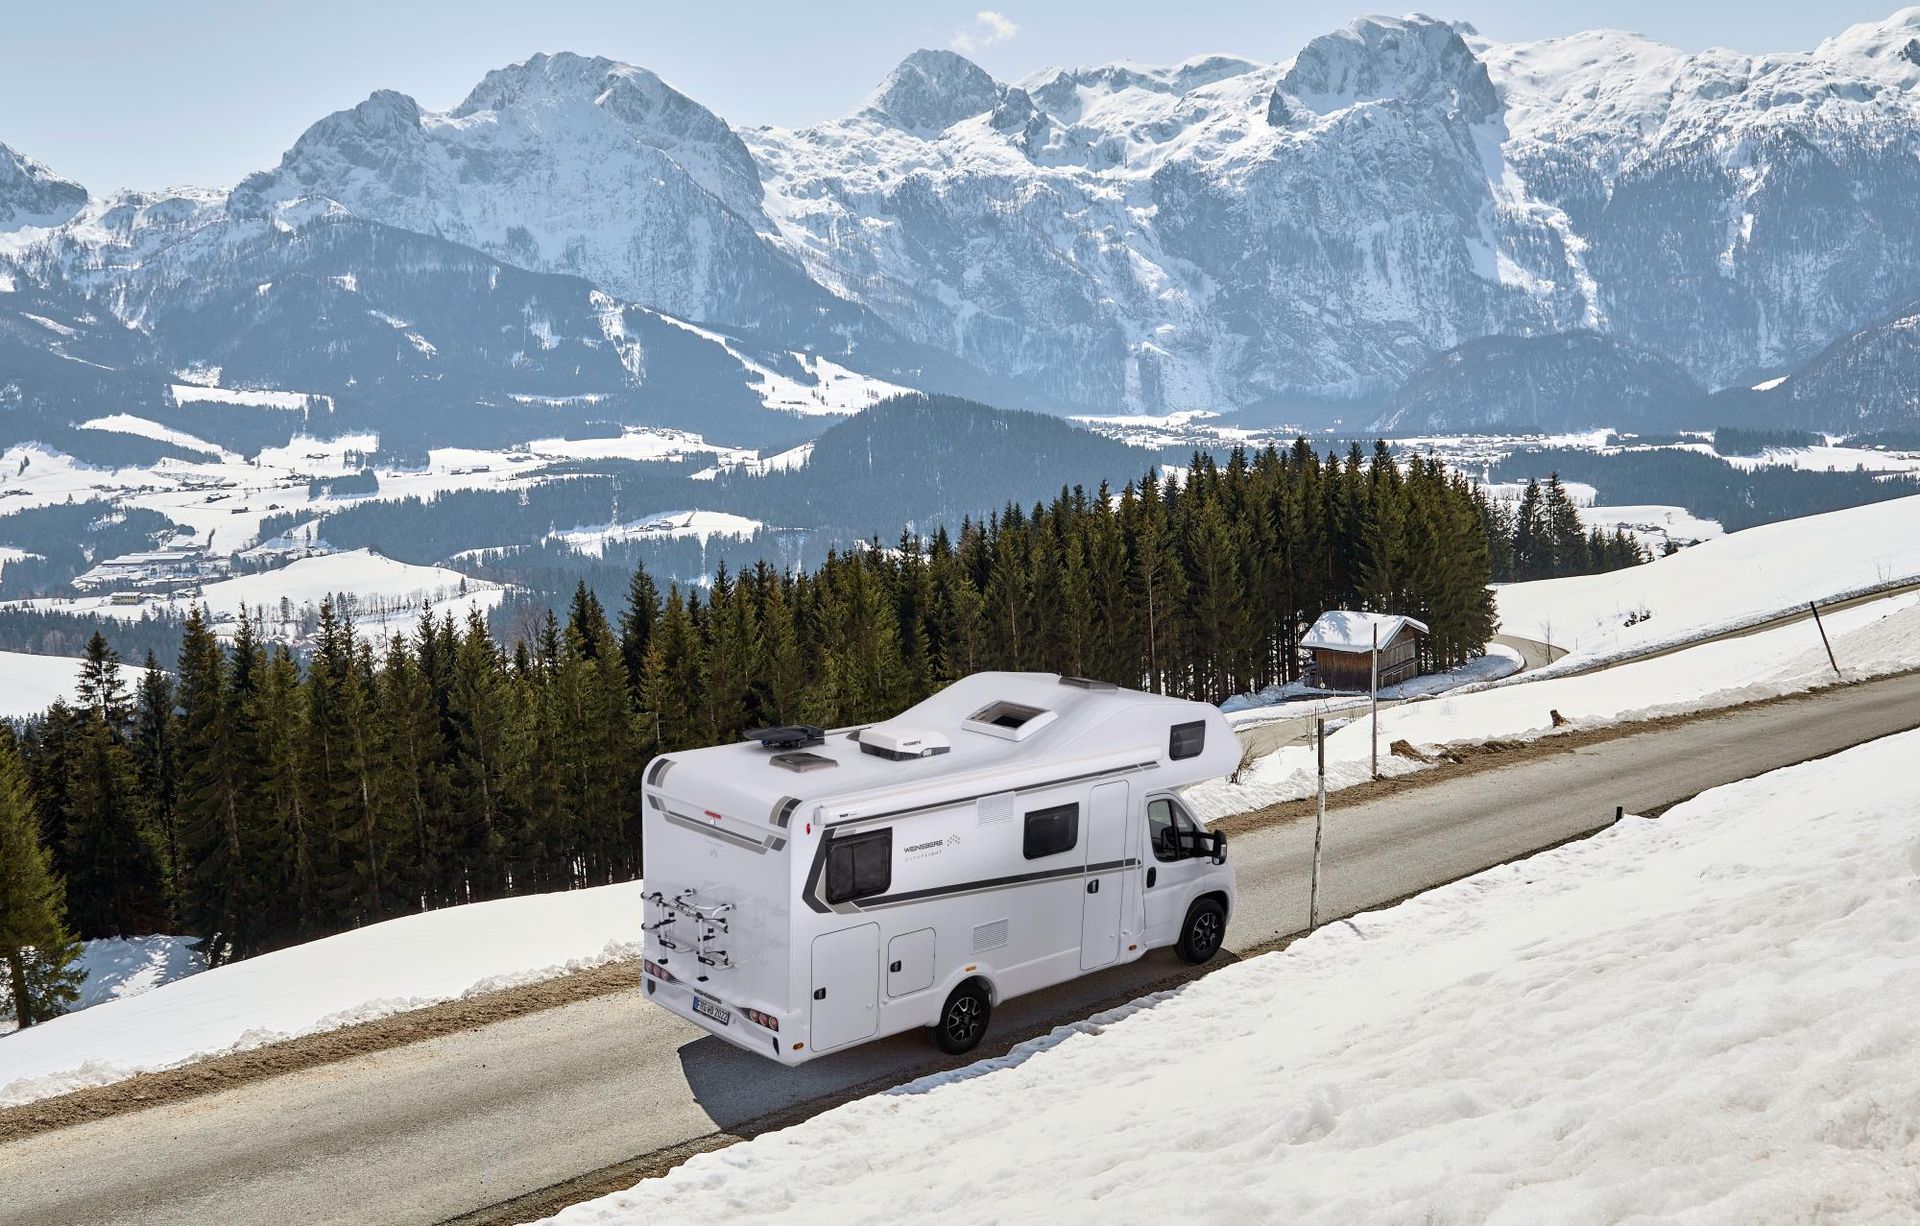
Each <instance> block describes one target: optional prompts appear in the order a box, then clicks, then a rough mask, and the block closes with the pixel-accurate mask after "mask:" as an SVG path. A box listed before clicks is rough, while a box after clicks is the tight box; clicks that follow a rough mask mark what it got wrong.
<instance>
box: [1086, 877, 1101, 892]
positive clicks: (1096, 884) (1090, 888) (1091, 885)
mask: <svg viewBox="0 0 1920 1226" xmlns="http://www.w3.org/2000/svg"><path fill="white" fill-rule="evenodd" d="M1099 892H1100V879H1099V878H1098V877H1095V878H1094V879H1093V880H1092V881H1089V882H1087V893H1089V894H1098V893H1099Z"/></svg>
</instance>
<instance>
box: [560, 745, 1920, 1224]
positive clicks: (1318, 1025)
mask: <svg viewBox="0 0 1920 1226" xmlns="http://www.w3.org/2000/svg"><path fill="white" fill-rule="evenodd" d="M1917 753H1920V733H1909V734H1906V735H1903V736H1899V737H1894V738H1889V739H1888V740H1885V741H1881V742H1878V743H1875V744H1871V745H1867V746H1862V747H1860V748H1858V749H1855V750H1851V751H1849V752H1847V753H1845V754H1841V755H1838V756H1836V757H1833V758H1829V759H1825V760H1823V761H1818V762H1812V763H1807V764H1805V765H1802V766H1798V767H1793V768H1790V769H1788V770H1784V771H1778V772H1775V773H1773V774H1771V775H1765V776H1762V777H1760V778H1758V779H1753V780H1748V781H1746V782H1743V783H1739V784H1735V785H1733V786H1731V787H1726V788H1720V789H1716V790H1714V791H1712V792H1709V793H1706V794H1704V795H1702V796H1701V797H1699V798H1697V799H1695V800H1693V801H1690V802H1688V803H1687V804H1684V805H1681V806H1678V807H1676V808H1674V809H1673V810H1671V811H1670V812H1669V813H1668V814H1667V815H1666V816H1665V817H1663V818H1661V819H1659V820H1657V821H1647V820H1642V819H1638V818H1629V819H1628V820H1626V821H1625V822H1622V823H1621V824H1620V825H1618V826H1616V827H1614V828H1612V829H1611V830H1608V831H1605V832H1603V833H1601V834H1600V835H1597V836H1595V837H1594V838H1592V839H1590V840H1586V841H1583V842H1579V843H1574V844H1569V845H1567V846H1564V847H1561V848H1557V849H1555V850H1553V851H1550V852H1546V853H1543V854H1542V855H1539V856H1536V857H1534V858H1533V859H1530V860H1527V861H1525V862H1522V863H1518V864H1513V865H1508V866H1505V867H1502V868H1497V869H1493V870H1490V871H1488V872H1485V873H1482V874H1479V875H1478V876H1475V877H1471V878H1468V879H1467V880H1464V881H1461V882H1457V883H1455V884H1453V885H1449V886H1445V887H1442V888H1440V889H1437V890H1433V891H1430V892H1428V893H1426V894H1423V895H1420V896H1419V897H1417V898H1414V899H1411V900H1409V901H1408V902H1405V903H1402V904H1400V905H1399V906H1396V907H1393V908H1391V909H1389V910H1386V911H1382V912H1376V913H1372V914H1368V915H1362V916H1358V917H1356V918H1355V919H1354V920H1353V921H1351V922H1342V923H1339V924H1336V925H1333V926H1331V927H1328V928H1326V929H1323V930H1321V931H1320V932H1319V933H1316V934H1315V935H1314V936H1312V937H1310V938H1307V939H1305V940H1303V941H1300V942H1298V943H1296V944H1294V945H1293V946H1292V947H1290V948H1289V949H1287V950H1286V951H1284V952H1281V953H1275V954H1268V955H1265V956H1263V957H1259V958H1255V959H1252V960H1250V961H1248V962H1245V963H1242V964H1240V965H1237V966H1230V967H1226V968H1224V969H1222V970H1219V971H1217V972H1216V973H1214V974H1212V975H1210V976H1208V977H1206V978H1205V979H1202V980H1199V981H1197V982H1195V983H1193V984H1191V985H1189V986H1188V987H1186V988H1185V989H1183V990H1181V991H1179V992H1177V993H1173V994H1168V995H1164V996H1160V997H1155V998H1148V999H1147V1000H1145V1001H1141V1002H1136V1005H1135V1006H1132V1007H1130V1008H1128V1009H1123V1010H1119V1011H1116V1012H1115V1013H1112V1014H1108V1015H1105V1016H1104V1017H1101V1018H1096V1019H1093V1020H1091V1021H1089V1022H1083V1023H1079V1024H1077V1025H1074V1026H1071V1027H1066V1028H1063V1029H1061V1030H1057V1031H1055V1032H1054V1033H1053V1034H1052V1035H1049V1036H1047V1037H1045V1038H1043V1039H1039V1040H1036V1041H1034V1042H1031V1043H1028V1044H1025V1045H1023V1046H1022V1047H1021V1048H1019V1049H1016V1051H1015V1052H1014V1053H1012V1054H1011V1055H1010V1056H1009V1057H1007V1058H1004V1059H1000V1060H992V1061H985V1062H982V1063H980V1064H976V1065H974V1066H973V1067H972V1068H970V1069H966V1070H962V1071H960V1072H958V1073H952V1074H942V1075H938V1076H934V1077H931V1078H927V1079H924V1080H922V1081H919V1082H916V1083H913V1084H911V1085H908V1086H904V1087H902V1088H900V1089H898V1090H896V1091H894V1092H892V1093H888V1094H882V1095H877V1096H874V1097H870V1098H865V1099H861V1100H859V1101H856V1102H853V1103H849V1104H847V1105H846V1106H843V1107H840V1108H837V1109H835V1110H833V1111H829V1112H826V1113H825V1114H822V1115H820V1116H817V1117H815V1118H814V1119H812V1120H810V1121H808V1122H806V1123H804V1124H801V1125H798V1126H797V1127H794V1128H789V1129H786V1130H784V1131H780V1132H774V1133H768V1134H765V1135H763V1136H760V1137H758V1138H756V1139H754V1140H752V1141H747V1142H744V1143H742V1144H739V1145H735V1146H732V1147H730V1148H727V1149H723V1150H719V1151H717V1152H714V1153H707V1154H700V1155H697V1156H695V1157H693V1158H691V1159H689V1160H688V1161H687V1162H686V1164H685V1165H683V1166H681V1167H680V1168H679V1169H677V1170H675V1171H674V1172H672V1173H671V1174H669V1175H667V1176H666V1177H664V1178H662V1179H658V1180H649V1181H647V1182H645V1183H642V1184H640V1185H639V1186H637V1187H636V1188H634V1189H632V1190H631V1191H629V1192H624V1193H619V1194H616V1195H613V1196H609V1197H605V1198H602V1199H600V1200H597V1201H592V1202H588V1203H586V1204H583V1205H578V1206H575V1207H574V1208H572V1209H570V1210H568V1211H566V1212H565V1213H562V1214H561V1215H560V1216H559V1217H558V1218H557V1219H555V1220H557V1221H560V1222H564V1223H587V1222H599V1223H625V1222H636V1223H637V1222H646V1223H649V1224H652V1223H666V1222H709V1221H740V1220H742V1219H750V1218H769V1217H774V1216H778V1217H780V1218H781V1219H782V1220H798V1221H821V1222H835V1223H861V1222H872V1223H890V1222H894V1221H898V1220H900V1219H901V1218H902V1217H903V1216H908V1215H909V1214H910V1215H911V1216H913V1217H915V1218H920V1219H937V1218H941V1217H944V1216H953V1217H968V1218H970V1217H977V1216H981V1214H982V1208H983V1206H985V1207H986V1216H988V1217H991V1218H995V1219H998V1220H1004V1221H1040V1220H1093V1219H1098V1220H1100V1221H1103V1222H1161V1221H1288V1222H1350V1221H1400V1222H1415V1221H1419V1222H1479V1221H1494V1222H1510V1223H1522V1222H1538V1221H1554V1222H1565V1223H1601V1222H1615V1221H1622V1220H1673V1219H1683V1220H1688V1221H1696V1222H1730V1223H1731V1222H1739V1223H1747V1222H1761V1221H1782V1222H1785V1221H1813V1220H1819V1221H1834V1222H1846V1221H1862V1222H1864V1221H1895V1220H1908V1219H1910V1218H1911V1217H1912V1216H1913V1215H1914V1213H1915V1209H1916V1204H1917V1203H1920V1202H1917V1201H1916V1186H1915V1182H1914V1173H1913V1155H1914V1145H1915V1137H1916V1135H1920V1061H1916V1060H1914V1059H1913V1053H1914V1052H1915V1051H1916V1050H1920V921H1917V920H1916V916H1917V915H1920V833H1916V830H1915V827H1914V825H1913V822H1912V819H1911V814H1912V812H1913V810H1914V808H1915V806H1916V804H1920V782H1916V781H1915V779H1914V777H1913V775H1912V772H1911V771H1910V770H1909V769H1908V767H1909V765H1910V763H1911V762H1912V760H1913V757H1914V755H1915V754H1917ZM1035 1155H1045V1159H1044V1161H1035V1160H1034V1156H1035Z"/></svg>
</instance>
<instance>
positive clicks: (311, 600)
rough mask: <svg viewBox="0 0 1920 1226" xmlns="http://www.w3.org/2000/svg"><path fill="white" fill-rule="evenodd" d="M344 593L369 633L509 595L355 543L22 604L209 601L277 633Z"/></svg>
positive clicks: (125, 613)
mask: <svg viewBox="0 0 1920 1226" xmlns="http://www.w3.org/2000/svg"><path fill="white" fill-rule="evenodd" d="M343 593H344V594H350V595H351V596H352V597H353V599H354V622H355V624H356V625H357V626H359V627H360V628H361V629H362V630H364V631H367V632H368V633H373V632H375V631H381V630H386V629H395V628H398V629H410V628H411V627H413V626H414V625H415V624H416V623H417V622H418V621H419V614H420V610H421V608H422V607H423V606H425V605H427V604H431V605H432V606H433V607H434V608H435V609H436V610H440V611H452V612H453V614H454V616H455V617H456V618H457V617H460V616H463V615H464V612H465V610H466V609H468V608H477V609H480V610H481V611H483V612H484V611H485V610H488V609H491V608H493V607H494V606H495V605H497V604H499V603H500V602H501V601H502V600H503V599H505V597H506V589H505V588H504V587H502V586H501V585H500V584H497V583H490V582H488V581H487V580H484V579H477V578H474V577H473V576H470V575H464V574H462V573H460V572H459V571H457V570H451V569H449V568H447V567H444V566H419V565H416V564H414V563H411V562H401V561H397V560H396V559H393V558H389V557H385V556H383V555H381V554H378V553H375V552H373V551H372V550H370V549H353V550H348V551H346V552H344V553H329V554H318V555H315V556H313V557H307V558H300V559H298V560H296V561H293V562H290V563H288V564H287V565H286V566H283V567H280V568H278V569H276V570H267V571H261V572H259V573H258V574H252V575H239V576H236V577H234V578H232V579H222V580H220V581H218V582H216V583H209V584H207V585H206V586H205V587H203V588H202V589H201V590H200V593H199V594H198V595H191V596H186V595H183V596H172V597H169V596H154V597H152V598H150V599H147V600H145V601H143V602H141V603H139V604H131V605H118V604H115V603H113V599H112V597H111V596H81V597H77V598H66V597H58V598H55V597H45V598H39V599H34V600H24V601H20V602H18V603H19V607H24V608H34V609H46V610H58V611H60V612H66V613H90V614H95V615H97V616H100V617H116V618H121V619H123V620H126V621H138V620H139V619H140V618H142V617H146V616H152V615H153V614H155V613H159V612H165V613H170V614H173V615H176V616H179V617H185V616H186V615H187V614H188V613H189V612H190V611H191V610H193V609H194V608H196V607H198V606H200V605H202V604H204V605H206V606H207V607H208V608H209V609H210V610H211V611H212V613H213V615H214V619H215V620H216V621H219V622H222V623H228V624H229V628H230V623H232V622H233V621H234V620H236V619H237V618H238V617H239V616H240V611H241V610H242V609H245V610H246V611H247V613H248V614H249V615H250V616H252V617H253V618H255V620H256V623H257V624H258V625H259V626H260V627H261V628H262V630H263V631H265V632H266V633H268V634H270V635H272V634H279V633H282V632H290V630H291V628H292V627H293V626H295V625H297V624H298V622H299V621H300V620H301V618H302V617H303V616H305V615H307V614H310V613H312V612H314V611H315V610H317V609H318V608H319V606H320V602H321V601H323V600H326V599H328V598H329V597H336V598H337V597H339V596H340V595H341V594H343ZM262 614H264V616H262ZM0 688H4V687H0Z"/></svg>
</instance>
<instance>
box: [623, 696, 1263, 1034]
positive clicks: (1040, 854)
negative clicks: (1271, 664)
mask: <svg viewBox="0 0 1920 1226" xmlns="http://www.w3.org/2000/svg"><path fill="white" fill-rule="evenodd" d="M753 735H754V736H755V737H756V738H758V739H756V740H753V741H748V742H745V743H741V744H737V745H721V746H716V747H714V748H711V749H696V750H691V751H689V752H686V753H675V754H667V755H664V756H662V757H659V758H656V759H654V760H653V761H652V762H651V763H649V764H648V766H647V769H646V773H645V781H646V815H645V819H644V834H645V838H646V855H647V862H646V879H647V889H646V938H645V958H646V961H645V983H646V991H647V995H648V996H649V997H650V998H651V999H652V1000H653V1001H654V1002H655V1003H657V1004H659V1005H661V1006H663V1007H664V1008H667V1009H670V1010H672V1011H673V1012H675V1013H677V1014H679V1015H680V1016H681V1017H684V1018H687V1019H688V1020H690V1021H693V1022H696V1023H698V1024H699V1025H701V1026H704V1027H705V1028H707V1029H708V1030H710V1031H712V1032H713V1033H714V1034H717V1035H719V1036H720V1037H722V1038H724V1039H726V1040H728V1041H729V1042H732V1043H736V1044H738V1045H740V1046H741V1047H744V1048H746V1049H747V1050H748V1051H753V1052H758V1053H759V1054H761V1055H763V1056H770V1057H772V1058H774V1059H776V1060H779V1061H781V1062H782V1063H786V1064H798V1063H801V1062H802V1061H805V1060H810V1059H812V1058H813V1057H815V1056H818V1055H821V1054H823V1053H826V1052H832V1051H839V1050H841V1049H843V1048H847V1047H851V1046H853V1045H855V1044H858V1043H863V1042H866V1041H867V1040H869V1039H875V1038H879V1037H880V1036H882V1035H889V1034H896V1033H898V1032H900V1031H903V1030H910V1029H915V1028H919V1027H925V1028H929V1029H930V1031H931V1034H932V1038H933V1041H934V1042H935V1043H936V1044H937V1045H938V1046H939V1047H940V1048H941V1049H942V1050H945V1051H948V1052H955V1053H958V1052H964V1051H968V1050H970V1049H972V1048H973V1047H974V1046H975V1045H976V1044H978V1043H979V1042H980V1039H981V1036H982V1035H983V1034H984V1033H985V1031H986V1027H987V1020H988V1016H989V1014H990V1013H991V1012H992V1010H993V1007H994V1006H995V1005H996V1004H998V1003H999V1002H1001V1001H1003V1000H1006V999H1007V998H1009V997H1012V996H1018V995H1019V994H1020V993H1022V992H1031V991H1034V990H1035V989H1037V988H1043V987H1046V986H1048V985H1049V984H1054V983H1059V982H1061V981H1062V980H1066V979H1072V978H1074V977H1076V976H1078V975H1084V974H1086V973H1088V972H1089V971H1095V970H1099V969H1101V968H1103V967H1107V966H1113V965H1116V964H1118V963H1122V962H1130V961H1133V960H1134V959H1136V958H1139V957H1140V956H1142V955H1143V954H1144V953H1145V952H1146V951H1147V950H1149V949H1154V948H1157V947H1161V946H1169V945H1170V946H1174V947H1175V948H1176V949H1177V950H1178V951H1179V952H1180V954H1181V956H1182V957H1184V958H1186V959H1187V960H1188V961H1190V962H1204V961H1206V960H1207V959H1208V958H1210V957H1212V956H1213V954H1214V953H1215V952H1216V951H1218V950H1219V948H1220V942H1221V938H1222V937H1223V936H1224V935H1225V931H1226V923H1227V917H1228V916H1229V915H1231V914H1232V912H1233V905H1234V885H1233V869H1232V868H1231V867H1230V866H1229V865H1228V864H1227V862H1226V843H1225V840H1224V838H1223V837H1222V836H1221V835H1220V834H1218V833H1216V832H1211V831H1208V830H1206V829H1205V828H1204V826H1203V825H1202V824H1201V823H1200V822H1198V821H1196V820H1195V819H1194V817H1193V816H1192V815H1191V814H1190V813H1189V812H1188V811H1187V809H1186V807H1185V806H1184V805H1183V804H1182V802H1181V798H1180V794H1179V790H1180V789H1181V788H1182V787H1184V786H1186V785H1188V784H1192V783H1198V782H1200V781H1201V780H1205V779H1213V778H1218V777H1220V776H1222V775H1226V774H1228V773H1230V772H1231V771H1232V770H1233V769H1234V768H1235V766H1237V765H1238V763H1239V759H1240V745H1239V742H1238V741H1237V740H1236V739H1235V738H1234V735H1233V731H1232V729H1231V728H1230V727H1229V726H1228V725H1227V722H1226V720H1225V718H1224V717H1222V716H1221V714H1220V711H1219V710H1218V709H1217V708H1215V707H1211V706H1207V705H1206V704H1204V703H1198V702H1186V701H1183V700H1180V699H1175V698H1165V697H1161V696H1159V695H1154V694H1143V693H1138V692H1136V691H1132V690H1123V689H1117V688H1115V687H1114V686H1111V685H1107V684H1105V683H1102V682H1094V681H1085V680H1081V679H1079V678H1073V677H1056V676H1054V675H1053V674H1051V673H981V674H977V675H975V676H972V677H968V678H966V679H965V680H962V681H958V682H955V683H954V684H953V685H951V686H949V687H947V688H946V689H945V690H942V691H941V692H940V693H938V694H935V695H934V696H933V697H931V698H929V699H927V700H926V701H925V702H922V703H920V704H919V705H918V706H915V707H913V708H911V709H909V710H907V711H905V712H903V713H902V714H901V715H899V716H898V717H896V718H894V719H891V720H888V721H886V722H884V723H880V724H872V725H869V726H867V727H863V728H851V729H844V728H843V729H838V730H836V731H833V732H822V731H821V730H820V729H817V728H773V729H764V730H762V731H760V732H758V733H755V734H753Z"/></svg>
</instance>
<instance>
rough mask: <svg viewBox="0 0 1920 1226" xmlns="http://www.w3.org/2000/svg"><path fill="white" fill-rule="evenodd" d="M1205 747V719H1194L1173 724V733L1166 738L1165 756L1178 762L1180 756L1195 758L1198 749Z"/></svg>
mask: <svg viewBox="0 0 1920 1226" xmlns="http://www.w3.org/2000/svg"><path fill="white" fill-rule="evenodd" d="M1206 747H1207V721H1206V720H1204V719H1196V720H1194V721H1193V722H1192V723H1191V724H1175V725H1174V726H1173V733H1172V735H1170V736H1169V737H1168V738H1167V757H1169V758H1172V759H1173V760H1174V761H1175V762H1178V761H1179V760H1180V759H1182V758H1197V757H1199V756H1200V751H1201V750H1203V749H1205V748H1206Z"/></svg>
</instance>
